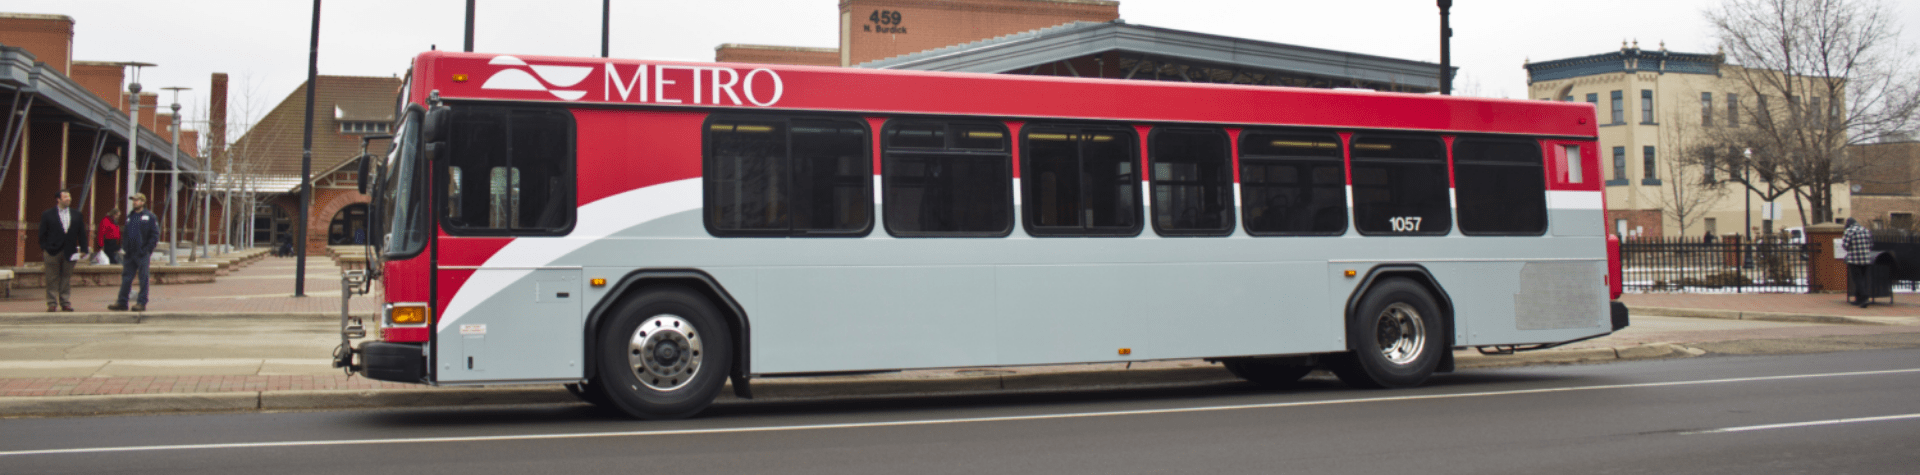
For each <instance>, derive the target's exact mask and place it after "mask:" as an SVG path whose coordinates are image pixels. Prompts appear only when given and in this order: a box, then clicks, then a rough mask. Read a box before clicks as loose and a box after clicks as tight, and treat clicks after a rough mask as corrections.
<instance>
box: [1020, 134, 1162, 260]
mask: <svg viewBox="0 0 1920 475" xmlns="http://www.w3.org/2000/svg"><path fill="white" fill-rule="evenodd" d="M1022 136H1023V138H1024V139H1025V141H1024V146H1023V147H1021V148H1020V166H1021V169H1020V186H1021V188H1023V190H1022V192H1023V194H1022V197H1023V198H1024V199H1022V200H1021V206H1022V207H1023V208H1024V210H1025V212H1024V213H1022V214H1023V215H1024V219H1025V221H1026V226H1027V234H1031V235H1034V236H1132V235H1136V234H1139V233H1140V200H1139V196H1140V173H1139V171H1138V170H1135V168H1137V167H1138V166H1139V164H1140V160H1139V156H1140V155H1139V153H1138V151H1137V146H1138V144H1139V143H1140V141H1139V139H1138V138H1136V136H1135V135H1134V133H1133V130H1132V129H1125V128H1118V127H1105V126H1033V127H1028V128H1027V129H1026V130H1025V131H1023V132H1022Z"/></svg>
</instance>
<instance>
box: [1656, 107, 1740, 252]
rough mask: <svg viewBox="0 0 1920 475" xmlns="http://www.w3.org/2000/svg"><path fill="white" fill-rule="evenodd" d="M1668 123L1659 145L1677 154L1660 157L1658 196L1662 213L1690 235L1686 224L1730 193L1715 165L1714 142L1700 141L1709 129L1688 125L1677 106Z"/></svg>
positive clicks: (1698, 218)
mask: <svg viewBox="0 0 1920 475" xmlns="http://www.w3.org/2000/svg"><path fill="white" fill-rule="evenodd" d="M1667 123H1668V124H1672V125H1669V126H1667V127H1663V128H1661V134H1660V139H1659V140H1660V149H1661V150H1670V152H1667V153H1674V154H1676V155H1675V156H1673V157H1672V158H1670V159H1667V160H1661V161H1660V168H1661V170H1660V172H1661V176H1664V177H1666V178H1665V179H1663V180H1662V181H1661V186H1660V188H1659V198H1658V199H1656V200H1655V201H1657V202H1658V203H1659V205H1660V211H1661V213H1662V214H1665V215H1667V216H1670V217H1672V218H1673V219H1674V221H1675V222H1678V223H1679V224H1680V234H1679V235H1680V236H1686V235H1687V227H1688V226H1690V225H1692V224H1693V223H1695V222H1698V221H1700V220H1701V219H1702V218H1705V217H1706V215H1707V211H1708V210H1710V209H1712V208H1713V204H1714V203H1715V202H1718V201H1720V199H1721V198H1724V197H1726V196H1727V191H1728V190H1727V186H1726V182H1725V181H1723V180H1722V176H1721V175H1720V174H1719V173H1717V172H1718V170H1715V169H1714V168H1713V164H1714V163H1715V162H1714V160H1712V159H1710V158H1709V157H1711V156H1713V154H1714V153H1715V149H1714V147H1713V146H1712V145H1701V143H1702V142H1703V140H1704V137H1703V136H1702V135H1703V134H1704V133H1705V132H1706V130H1704V129H1702V128H1701V127H1699V126H1693V125H1687V124H1689V122H1688V121H1687V117H1684V116H1683V114H1681V113H1680V112H1679V111H1678V110H1674V111H1673V112H1671V113H1670V114H1669V117H1668V119H1667Z"/></svg>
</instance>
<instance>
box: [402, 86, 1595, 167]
mask: <svg viewBox="0 0 1920 475" xmlns="http://www.w3.org/2000/svg"><path fill="white" fill-rule="evenodd" d="M412 87H413V88H414V89H413V91H412V94H411V96H412V97H414V98H416V100H418V99H419V98H424V97H426V96H427V93H428V92H430V91H439V93H440V96H441V97H442V98H445V99H453V100H463V99H464V100H497V101H512V102H540V103H553V104H567V105H571V106H574V107H575V110H574V114H575V116H576V117H577V118H578V119H579V120H578V122H577V123H578V127H579V129H578V131H577V132H578V134H579V137H581V139H580V140H579V144H580V145H579V147H580V149H579V150H578V153H579V156H580V157H582V158H583V159H586V160H593V161H594V163H599V164H601V165H596V167H601V166H606V165H608V164H607V162H605V161H599V160H597V159H592V158H591V157H596V156H633V157H640V156H653V157H660V156H675V157H698V156H700V153H701V150H700V145H699V141H698V140H684V139H681V138H678V137H676V138H674V139H671V140H659V139H658V138H655V139H649V140H640V139H639V137H641V136H645V135H646V133H645V131H646V130H663V129H664V130H686V131H693V130H700V128H699V127H700V125H701V122H702V121H703V120H704V117H703V116H696V115H689V116H682V118H679V119H669V118H666V117H661V116H658V115H655V116H651V117H633V116H632V115H631V114H623V113H619V112H617V111H619V110H622V109H609V108H607V106H646V107H649V108H654V109H655V110H661V109H666V110H672V109H683V110H684V109H698V110H703V111H722V110H727V109H736V110H783V111H820V112H828V113H850V114H857V115H868V116H876V115H878V116H885V115H934V116H973V117H983V118H991V119H1003V120H1010V121H1033V120H1102V121H1124V122H1133V123H1146V124H1167V123H1173V124H1179V123H1191V124H1211V125H1218V126H1223V127H1259V126H1275V127H1308V128H1317V129H1328V130H1342V131H1349V130H1359V131H1362V132H1363V133H1364V132H1366V131H1389V132H1391V131H1409V132H1415V131H1417V132H1428V133H1441V134H1515V135H1523V136H1532V137H1543V138H1546V139H1545V140H1543V142H1542V152H1543V153H1545V154H1546V157H1543V159H1546V160H1545V161H1546V162H1547V170H1546V172H1547V173H1548V174H1549V177H1548V178H1549V179H1548V180H1547V187H1548V189H1549V190H1554V191H1600V180H1599V179H1598V177H1599V176H1600V175H1599V173H1600V170H1599V169H1598V168H1597V165H1595V164H1596V163H1597V162H1595V161H1583V162H1581V163H1588V164H1589V166H1588V167H1587V169H1585V170H1582V173H1580V175H1581V176H1583V177H1584V179H1583V180H1582V181H1581V182H1578V183H1571V182H1568V181H1567V180H1566V179H1565V178H1566V177H1567V176H1568V175H1569V173H1568V171H1567V170H1565V163H1566V162H1565V161H1564V160H1555V159H1551V158H1557V157H1559V154H1561V153H1564V150H1562V149H1561V148H1560V146H1561V145H1563V144H1565V145H1575V144H1581V143H1588V144H1591V142H1592V141H1593V140H1595V137H1596V135H1597V133H1598V132H1597V127H1596V125H1595V124H1594V123H1593V120H1592V118H1593V116H1594V115H1593V114H1594V109H1593V106H1592V105H1590V104H1586V103H1565V102H1549V101H1524V100H1507V99H1484V98H1462V97H1451V96H1433V95H1420V94H1403V93H1379V92H1364V91H1338V90H1327V89H1307V88H1291V87H1273V86H1245V85H1222V84H1191V83H1170V82H1160V81H1131V80H1117V79H1091V78H1064V77H1057V76H1024V75H1003V74H976V73H943V72H925V71H891V70H868V69H854V68H828V67H813V66H787V65H759V64H732V63H686V62H669V61H639V60H627V59H603V58H567V57H549V56H517V55H500V54H482V53H455V52H444V51H434V52H427V53H422V54H421V55H419V56H418V57H417V58H416V60H415V69H414V81H413V84H412ZM1381 111H1391V113H1382V112H1381ZM682 121H685V122H684V123H682ZM867 122H868V123H869V124H872V123H873V122H871V121H867ZM1014 130H1015V132H1014V133H1015V134H1016V135H1017V134H1018V132H1017V129H1014ZM1142 138H1143V139H1144V138H1145V137H1144V136H1142ZM875 140H876V144H877V143H878V142H877V141H878V138H877V137H876V138H875ZM643 141H644V142H653V143H649V144H640V143H639V142H643ZM663 142H671V143H663ZM1016 146H1017V145H1016ZM635 147H639V149H636V148H635ZM877 149H878V147H876V148H875V150H877ZM1579 149H1580V152H1581V154H1582V155H1583V156H1585V157H1594V156H1596V155H1598V152H1599V151H1598V150H1595V147H1594V146H1591V145H1589V146H1583V147H1579ZM1143 151H1144V148H1143ZM640 152H645V153H640ZM622 166H623V167H641V168H650V170H626V171H640V172H642V173H640V174H638V175H628V174H623V173H618V172H617V171H613V170H609V171H610V172H613V173H599V174H593V175H589V174H583V175H582V176H581V177H580V179H581V183H580V189H579V192H580V193H579V195H578V198H579V202H580V203H582V204H584V203H590V202H593V201H594V200H597V199H600V198H604V197H606V196H610V195H612V194H614V193H619V192H623V191H626V190H629V189H634V188H638V187H644V186H648V185H652V184H658V183H665V182H668V181H673V180H678V179H686V178H694V177H698V176H700V168H699V165H698V160H659V161H655V163H652V164H623V165H620V166H617V167H622ZM1015 170H1016V172H1015V173H1018V172H1017V170H1018V167H1015ZM874 172H875V173H876V174H877V173H880V168H879V167H877V166H876V167H875V170H874ZM1236 175H1237V173H1236ZM600 178H605V179H608V180H614V179H624V180H632V179H634V178H641V179H640V181H641V182H633V181H627V182H625V183H592V182H595V181H600ZM1143 178H1144V177H1143ZM1235 178H1236V180H1235V181H1236V182H1237V181H1238V177H1237V176H1236V177H1235ZM643 182H644V183H643ZM1450 185H1451V184H1450Z"/></svg>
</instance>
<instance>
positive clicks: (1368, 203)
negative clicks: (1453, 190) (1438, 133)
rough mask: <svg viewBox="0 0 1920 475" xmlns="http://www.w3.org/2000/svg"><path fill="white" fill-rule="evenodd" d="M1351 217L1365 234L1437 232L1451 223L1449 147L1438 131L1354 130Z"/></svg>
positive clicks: (1442, 232)
mask: <svg viewBox="0 0 1920 475" xmlns="http://www.w3.org/2000/svg"><path fill="white" fill-rule="evenodd" d="M1352 156H1353V159H1352V163H1353V222H1354V227H1355V228H1357V229H1359V230H1360V233H1361V234H1374V235H1379V234H1387V235H1415V234H1418V235H1439V234H1446V233H1447V231H1449V230H1451V229H1452V228H1453V215H1452V210H1451V209H1449V208H1450V207H1451V204H1450V203H1448V201H1449V200H1448V199H1447V148H1446V145H1445V144H1444V143H1442V142H1441V141H1440V138H1439V137H1431V136H1381V137H1368V136H1355V137H1354V138H1353V147H1352Z"/></svg>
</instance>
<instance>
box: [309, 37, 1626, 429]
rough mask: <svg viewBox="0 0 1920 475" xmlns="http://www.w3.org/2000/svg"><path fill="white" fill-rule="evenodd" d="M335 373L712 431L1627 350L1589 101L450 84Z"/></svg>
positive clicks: (1422, 371)
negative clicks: (904, 409) (860, 382)
mask: <svg viewBox="0 0 1920 475" xmlns="http://www.w3.org/2000/svg"><path fill="white" fill-rule="evenodd" d="M398 102H399V103H400V106H401V107H400V110H399V113H398V114H397V115H396V117H399V119H398V121H397V124H396V126H395V127H394V128H393V129H392V130H394V131H395V132H394V135H395V136H394V140H393V145H392V147H391V149H390V151H389V152H388V153H387V154H386V155H385V157H384V159H382V160H374V159H371V157H367V158H368V159H366V160H363V161H362V163H363V167H365V168H364V169H363V170H364V173H362V176H363V177H365V178H363V182H362V184H363V187H367V188H368V189H369V191H367V192H368V193H369V194H371V195H373V196H374V204H373V206H372V208H373V210H374V211H373V214H374V216H373V218H372V219H370V221H374V222H376V223H378V225H377V227H378V228H379V229H376V230H375V231H374V232H373V233H370V234H374V235H377V237H379V239H375V240H374V241H376V242H375V243H374V245H376V246H378V249H377V251H376V252H374V253H373V256H374V257H376V258H377V262H375V263H374V265H372V266H370V267H371V270H370V272H371V273H372V274H373V275H372V276H371V277H372V278H373V279H374V280H373V281H372V282H377V284H367V285H378V286H379V289H380V292H379V295H380V298H382V299H384V302H383V309H382V311H381V313H380V315H379V316H378V317H377V322H372V323H370V324H368V325H369V326H372V327H373V336H372V337H370V338H366V339H365V340H364V341H360V342H358V344H357V345H355V344H353V343H354V342H352V341H350V338H349V337H359V336H363V335H366V334H367V333H368V332H367V331H366V330H365V329H363V328H362V325H360V323H359V322H357V321H356V322H352V323H349V322H348V318H349V317H347V316H345V315H343V320H342V328H343V332H342V337H343V342H342V348H341V350H342V351H337V352H336V356H335V364H336V365H339V366H343V367H346V368H348V371H351V372H354V373H357V374H361V375H364V376H365V377H367V378H371V379H376V380H383V381H399V382H409V383H422V384H429V385H494V384H565V385H567V387H568V388H569V389H571V390H573V391H575V392H576V393H577V394H579V395H580V396H581V397H582V398H583V399H586V400H588V401H591V402H594V403H596V404H602V405H606V406H609V407H613V408H617V409H618V410H620V411H624V412H625V413H628V414H631V415H633V416H635V417H639V418H675V417H686V416H690V415H692V414H695V413H697V412H699V411H700V410H701V409H703V408H705V407H706V406H708V405H709V404H710V403H711V402H712V401H713V400H714V399H715V397H716V396H717V395H718V394H719V393H720V391H722V390H723V388H726V387H728V386H730V387H731V390H732V391H733V392H734V393H735V394H737V395H739V396H740V397H743V398H746V397H751V394H752V393H751V386H750V383H751V382H752V381H753V380H754V379H756V378H762V377H778V376H792V375H819V374H834V373H854V372H877V371H893V370H905V369H924V368H959V367H1005V366H1021V365H1056V364H1073V363H1096V362H1122V361H1127V362H1130V361H1147V360H1167V359H1192V358H1203V359H1206V360H1209V361H1213V362H1218V363H1221V364H1223V365H1224V366H1225V367H1226V369H1228V370H1230V371H1232V373H1233V374H1236V375H1238V376H1240V377H1243V378H1245V379H1247V380H1250V381H1253V382H1256V383H1261V384H1285V383H1289V382H1292V381H1295V380H1297V379H1299V378H1301V377H1303V376H1304V375H1306V374H1307V373H1308V372H1309V371H1312V370H1314V369H1316V368H1325V369H1328V370H1330V371H1331V372H1333V373H1334V374H1335V375H1336V376H1338V377H1339V379H1340V380H1342V381H1344V382H1345V383H1348V384H1350V385H1354V386H1360V387H1380V388H1393V387H1406V386H1414V385H1418V384H1421V383H1422V382H1424V381H1426V380H1427V379H1428V378H1429V377H1430V376H1431V375H1433V374H1435V373H1439V372H1447V371H1451V370H1452V367H1453V360H1452V354H1453V350H1455V349H1465V348H1480V349H1481V350H1482V351H1483V352H1493V353H1507V352H1512V351H1517V350H1530V349H1538V348H1545V347H1550V346H1553V345H1556V344H1562V343H1565V342H1571V341H1579V340H1583V339H1588V338H1594V337H1598V336H1602V335H1606V334H1609V333H1611V332H1613V331H1615V330H1619V329H1620V328H1623V327H1625V326H1626V323H1627V320H1626V318H1627V315H1626V308H1625V307H1624V305H1622V304H1620V303H1619V302H1618V297H1619V294H1620V281H1619V275H1620V273H1619V270H1618V265H1617V261H1618V259H1617V258H1616V257H1610V256H1614V255H1616V253H1617V247H1615V246H1617V245H1616V244H1612V241H1610V240H1609V238H1608V237H1607V236H1606V233H1605V227H1606V226H1605V225H1606V222H1605V218H1604V213H1605V210H1604V203H1605V200H1604V199H1603V197H1602V186H1601V184H1602V183H1601V175H1600V170H1601V167H1600V163H1599V161H1598V150H1599V147H1598V144H1597V142H1596V140H1597V129H1596V128H1595V124H1594V123H1593V118H1594V112H1593V109H1592V106H1591V105H1588V104H1585V103H1557V102H1544V101H1513V100H1494V99H1476V98H1460V97H1445V96H1433V95H1418V94H1403V93H1384V92H1371V91H1348V90H1324V89H1302V88H1287V87H1269V86H1252V85H1222V84H1193V83H1179V82H1157V81H1130V80H1112V79H1083V78H1066V77H1050V76H1027V75H988V74H962V73H936V72H914V71H884V70H864V69H852V68H828V67H807V66H775V65H751V64H727V63H681V62H665V61H637V60H621V59H603V58H564V57H544V56H514V55H502V54H478V53H457V52H440V51H435V52H428V53H423V54H420V55H418V56H417V57H415V58H414V60H413V64H412V68H411V70H410V72H409V74H408V79H407V80H406V83H405V86H404V91H403V92H402V94H401V98H400V100H399V101H398Z"/></svg>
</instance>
